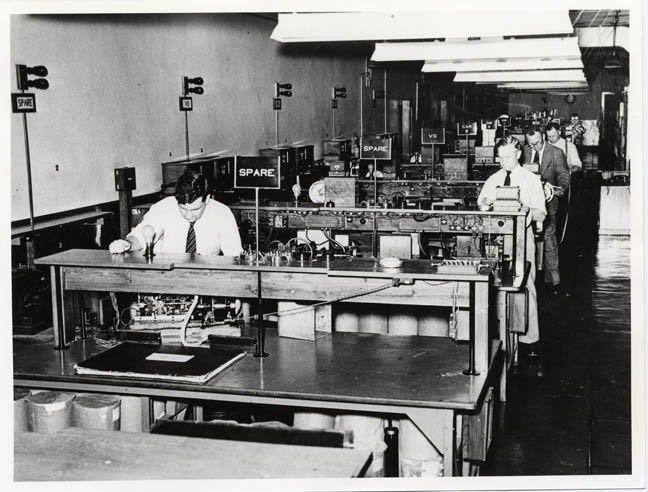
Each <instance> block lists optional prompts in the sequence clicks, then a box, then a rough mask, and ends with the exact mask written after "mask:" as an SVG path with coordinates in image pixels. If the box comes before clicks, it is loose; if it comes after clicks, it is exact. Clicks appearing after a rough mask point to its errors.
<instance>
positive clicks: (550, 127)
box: [544, 121, 560, 134]
mask: <svg viewBox="0 0 648 492" xmlns="http://www.w3.org/2000/svg"><path fill="white" fill-rule="evenodd" d="M548 130H556V131H557V132H558V134H560V125H559V124H558V123H556V122H555V121H550V122H549V123H547V124H546V125H545V129H544V131H545V133H547V131H548Z"/></svg>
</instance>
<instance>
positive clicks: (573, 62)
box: [421, 57, 583, 73]
mask: <svg viewBox="0 0 648 492" xmlns="http://www.w3.org/2000/svg"><path fill="white" fill-rule="evenodd" d="M565 68H572V69H578V68H580V69H582V68H583V61H582V60H581V59H580V57H578V58H548V57H544V58H509V59H506V58H497V59H495V58H493V59H490V60H455V61H451V62H432V61H431V62H425V64H424V65H423V68H421V72H427V73H429V72H492V71H497V70H506V71H510V70H549V69H565Z"/></svg>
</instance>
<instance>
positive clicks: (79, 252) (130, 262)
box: [35, 249, 184, 270]
mask: <svg viewBox="0 0 648 492" xmlns="http://www.w3.org/2000/svg"><path fill="white" fill-rule="evenodd" d="M183 257H184V255H182V256H181V257H180V258H178V256H177V255H162V254H157V255H156V256H155V257H154V258H153V261H148V260H147V259H146V258H144V253H143V252H142V251H137V252H133V253H128V254H121V255H117V254H110V252H109V251H106V250H101V249H68V250H66V251H61V252H60V253H55V254H53V255H50V256H44V257H42V258H37V259H36V260H35V263H36V265H56V266H87V267H97V268H117V269H121V268H126V269H135V268H136V269H143V270H170V269H172V268H173V265H174V261H176V260H177V259H182V258H183Z"/></svg>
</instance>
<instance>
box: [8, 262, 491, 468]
mask: <svg viewBox="0 0 648 492" xmlns="http://www.w3.org/2000/svg"><path fill="white" fill-rule="evenodd" d="M37 263H38V264H40V265H47V266H50V268H51V273H52V275H51V279H52V293H53V302H52V304H53V310H54V321H55V330H54V332H55V348H57V349H59V350H52V347H51V345H45V344H41V345H25V344H21V343H20V342H16V344H15V345H14V347H15V350H14V384H15V385H16V386H23V387H31V388H50V389H61V390H69V391H91V392H92V391H97V392H107V393H117V394H131V395H138V396H142V397H143V398H144V399H146V398H151V397H162V398H170V399H178V400H193V401H195V400H215V401H239V402H248V403H258V404H270V405H287V406H296V407H308V408H324V409H335V410H339V411H345V410H349V411H358V412H368V413H378V414H390V415H407V416H408V417H409V418H410V419H411V420H412V421H413V422H414V423H415V424H416V425H417V426H418V427H419V428H420V430H421V431H422V432H423V433H424V434H425V435H426V436H427V437H428V439H429V440H430V441H431V442H432V443H433V444H434V445H435V446H436V447H437V449H439V451H440V452H441V453H442V454H443V456H444V470H445V474H447V475H452V474H454V473H455V472H456V470H457V469H461V466H457V463H456V462H455V459H456V457H457V454H458V453H457V448H456V443H457V434H458V433H459V434H460V433H462V432H464V433H465V430H464V424H463V423H464V422H468V421H469V420H470V419H469V416H471V415H474V414H476V413H478V412H480V411H481V410H483V409H482V403H483V401H484V399H485V398H486V395H487V393H488V389H489V387H491V386H496V385H497V381H498V380H499V377H500V371H501V365H502V364H501V361H502V353H501V343H500V341H499V340H493V341H491V340H490V338H489V335H488V332H489V330H488V314H489V286H490V285H491V281H492V277H491V273H492V271H491V270H490V267H486V268H485V269H483V271H481V272H480V273H471V274H452V273H438V272H437V271H436V268H435V267H434V266H433V265H431V263H430V262H429V261H426V260H408V261H405V262H404V263H403V265H402V267H401V268H398V269H383V268H382V267H380V265H379V264H378V263H377V262H375V261H372V260H358V259H354V260H332V261H329V262H326V260H318V261H313V262H307V263H305V264H303V265H302V264H301V263H300V262H299V261H297V262H288V263H286V262H283V263H281V264H278V265H263V264H262V265H256V264H252V265H250V264H240V263H239V262H238V260H235V259H233V258H226V257H215V256H196V255H187V254H178V255H157V256H155V257H154V258H153V260H152V261H148V260H147V259H145V258H144V257H143V255H142V253H141V252H136V253H130V254H125V255H111V254H110V253H108V252H107V251H99V250H70V251H66V252H63V253H58V254H56V255H52V256H49V257H44V258H40V259H38V261H37ZM378 289H380V290H379V291H378ZM85 290H89V291H116V292H163V293H168V294H184V295H187V294H198V295H213V296H226V297H241V298H251V297H256V296H257V295H258V294H261V295H262V297H263V298H264V299H277V300H285V299H290V300H297V301H322V300H330V301H334V300H337V299H341V298H345V299H349V298H350V297H351V296H353V298H352V302H363V303H379V304H396V305H424V306H447V307H450V306H453V305H454V306H456V307H458V308H464V309H468V310H469V312H470V324H471V327H470V332H471V340H470V343H469V344H458V343H456V342H455V341H453V340H451V339H449V338H440V337H418V336H405V337H399V336H381V335H372V334H363V333H332V334H331V335H329V336H326V337H324V338H320V339H318V340H317V341H315V342H313V341H304V340H294V339H286V338H280V337H276V336H272V334H271V333H269V336H268V337H267V340H266V345H265V349H266V351H267V352H268V353H269V354H270V356H269V357H268V358H255V357H253V356H252V355H251V354H248V356H246V357H244V358H243V359H242V360H240V361H238V362H237V363H236V364H234V365H233V366H232V367H230V368H228V369H227V370H225V371H224V372H223V373H221V374H219V375H217V376H216V377H215V378H214V379H212V380H211V381H209V382H208V383H207V384H205V385H195V384H187V383H184V384H181V383H166V382H158V381H145V380H139V381H135V380H128V379H120V378H109V377H93V376H81V375H76V374H75V373H74V369H73V366H74V363H76V362H78V361H81V360H84V359H86V358H88V357H90V356H92V355H94V354H95V353H98V352H99V351H101V350H103V349H102V348H100V347H98V346H97V345H96V344H94V342H93V341H92V340H83V341H76V342H73V343H72V344H70V346H69V349H65V348H66V347H68V342H67V341H66V340H65V329H64V328H65V327H64V322H65V321H64V317H63V312H64V310H63V303H64V300H65V296H66V292H67V291H85ZM368 291H372V292H371V293H367V292H368ZM143 405H145V407H146V408H148V406H147V404H146V403H145V402H144V403H143ZM464 417H465V418H464ZM462 419H463V420H462ZM476 420H478V421H480V419H476ZM483 421H484V420H483V419H481V422H483Z"/></svg>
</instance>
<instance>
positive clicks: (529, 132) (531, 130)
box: [524, 126, 542, 137]
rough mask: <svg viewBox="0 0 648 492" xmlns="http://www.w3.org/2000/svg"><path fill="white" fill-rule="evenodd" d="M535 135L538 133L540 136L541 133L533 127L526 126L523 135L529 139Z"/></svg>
mask: <svg viewBox="0 0 648 492" xmlns="http://www.w3.org/2000/svg"><path fill="white" fill-rule="evenodd" d="M536 133H539V134H540V135H542V132H541V131H540V129H539V128H536V127H535V126H527V128H526V130H524V134H525V135H528V136H529V137H532V136H533V135H535V134H536Z"/></svg>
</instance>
